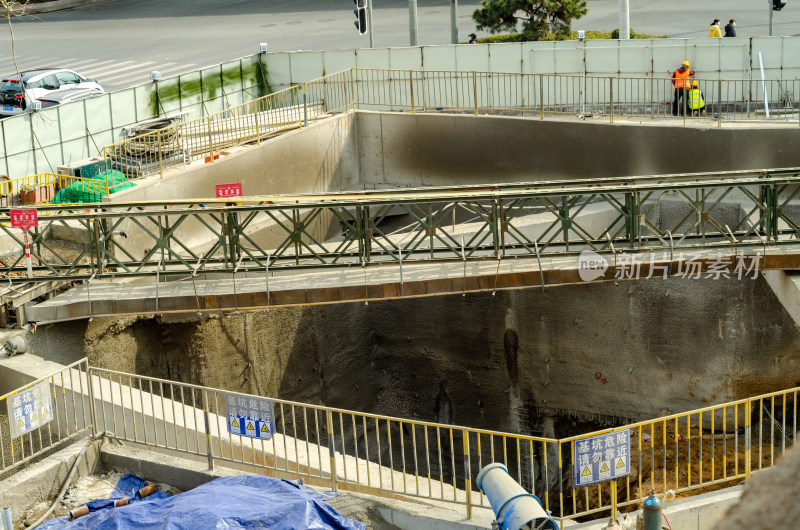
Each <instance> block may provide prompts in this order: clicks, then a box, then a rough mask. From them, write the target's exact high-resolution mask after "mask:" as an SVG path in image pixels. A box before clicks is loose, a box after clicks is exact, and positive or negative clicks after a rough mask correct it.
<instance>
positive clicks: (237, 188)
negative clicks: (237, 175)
mask: <svg viewBox="0 0 800 530" xmlns="http://www.w3.org/2000/svg"><path fill="white" fill-rule="evenodd" d="M214 189H215V190H216V191H217V197H218V198H220V199H227V198H228V197H241V196H242V183H241V182H237V183H236V184H217V185H216V186H214Z"/></svg>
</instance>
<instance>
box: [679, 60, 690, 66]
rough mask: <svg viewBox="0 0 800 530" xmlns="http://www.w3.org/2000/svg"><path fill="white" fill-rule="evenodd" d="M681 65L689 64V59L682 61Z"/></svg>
mask: <svg viewBox="0 0 800 530" xmlns="http://www.w3.org/2000/svg"><path fill="white" fill-rule="evenodd" d="M681 66H689V61H683V62H682V63H681Z"/></svg>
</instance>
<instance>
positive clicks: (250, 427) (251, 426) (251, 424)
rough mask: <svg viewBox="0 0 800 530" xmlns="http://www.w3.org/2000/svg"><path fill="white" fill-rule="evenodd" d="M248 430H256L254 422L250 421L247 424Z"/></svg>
mask: <svg viewBox="0 0 800 530" xmlns="http://www.w3.org/2000/svg"><path fill="white" fill-rule="evenodd" d="M247 428H248V429H255V427H253V422H252V421H248V422H247Z"/></svg>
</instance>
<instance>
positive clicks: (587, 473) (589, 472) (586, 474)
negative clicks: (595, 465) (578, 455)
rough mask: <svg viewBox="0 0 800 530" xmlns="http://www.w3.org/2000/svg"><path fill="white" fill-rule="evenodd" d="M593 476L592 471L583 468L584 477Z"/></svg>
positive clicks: (582, 474)
mask: <svg viewBox="0 0 800 530" xmlns="http://www.w3.org/2000/svg"><path fill="white" fill-rule="evenodd" d="M591 474H592V472H591V470H590V469H589V468H588V467H584V468H583V473H581V476H582V477H588V476H590V475H591Z"/></svg>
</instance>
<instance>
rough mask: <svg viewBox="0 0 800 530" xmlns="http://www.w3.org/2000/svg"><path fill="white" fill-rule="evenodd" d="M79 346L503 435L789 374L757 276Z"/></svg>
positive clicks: (151, 332)
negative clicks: (550, 419)
mask: <svg viewBox="0 0 800 530" xmlns="http://www.w3.org/2000/svg"><path fill="white" fill-rule="evenodd" d="M65 325H69V324H65ZM81 333H83V331H81ZM84 342H85V349H86V352H87V355H88V356H89V357H90V361H91V363H92V364H94V365H96V366H101V367H107V368H112V369H115V370H121V371H125V372H135V373H138V374H141V375H151V376H157V377H163V378H166V379H173V380H178V381H184V382H191V383H197V384H202V385H208V386H212V387H216V388H221V389H227V390H235V391H241V392H247V393H253V394H259V395H264V396H271V397H280V398H284V399H291V400H296V401H303V402H309V403H321V404H325V405H329V406H336V407H341V408H347V409H355V410H361V411H367V412H373V413H382V414H389V415H393V416H405V417H410V418H416V419H426V420H440V421H443V422H447V423H455V424H462V425H471V426H480V427H483V428H490V429H498V430H511V431H515V432H529V433H538V432H541V431H542V429H543V427H542V423H543V422H542V418H543V417H544V416H551V417H555V418H556V420H557V421H556V432H555V433H549V434H551V435H552V434H556V435H563V434H572V433H574V432H575V430H576V429H578V428H579V427H582V424H581V423H580V422H582V421H590V422H594V423H597V422H598V421H599V422H605V423H607V424H610V423H615V424H617V425H619V424H622V423H624V422H625V420H626V419H637V420H639V419H649V418H653V417H656V416H658V415H659V413H661V412H662V411H665V410H666V411H668V412H677V411H681V410H690V409H694V408H698V407H701V406H705V405H708V404H711V403H721V402H725V401H729V400H732V399H737V398H741V397H747V396H750V395H752V394H753V390H754V389H757V391H759V392H762V391H767V390H770V391H771V390H778V389H782V388H788V387H791V386H794V385H796V384H797V382H798V381H800V355H798V351H800V332H798V330H797V329H796V328H795V326H794V324H793V322H792V321H791V319H790V317H788V315H786V313H785V311H784V310H783V308H782V307H781V306H780V304H779V303H778V301H777V300H776V299H775V297H774V295H773V294H772V292H771V290H770V289H769V287H768V286H767V285H766V283H765V282H763V281H762V280H757V281H753V280H743V281H737V280H730V281H714V280H684V279H674V280H667V281H662V280H651V281H641V282H627V283H620V284H619V285H614V284H613V283H605V284H593V285H586V286H573V287H559V288H553V289H548V290H545V291H544V292H543V291H542V290H539V289H535V290H525V291H510V292H498V293H497V294H496V296H492V295H491V294H480V295H467V296H465V297H461V296H446V297H436V298H424V299H414V300H404V301H393V302H380V303H370V304H369V305H367V306H365V305H364V304H341V305H330V306H315V307H307V308H281V309H275V310H269V311H257V312H251V313H246V314H232V315H226V316H225V317H223V318H214V319H210V320H204V321H199V322H179V323H174V322H173V323H166V322H162V321H161V320H159V319H157V318H151V317H132V318H123V319H116V320H112V319H102V318H98V319H94V320H93V321H91V322H90V323H89V324H88V327H87V328H86V331H85V340H84ZM442 403H448V404H449V405H448V406H447V407H443V406H441V404H442ZM559 418H560V420H559ZM585 430H587V429H583V430H582V431H581V432H585Z"/></svg>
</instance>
